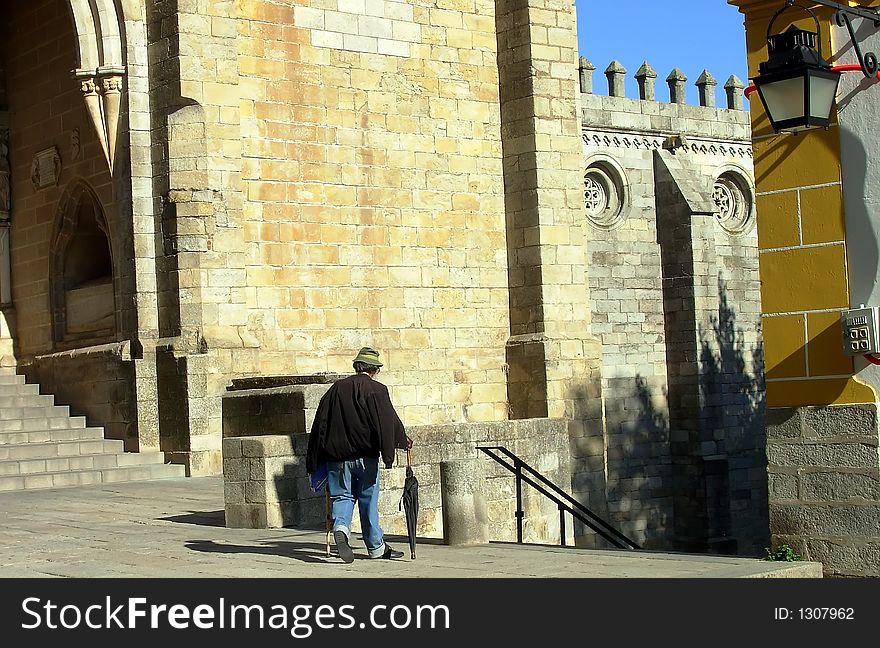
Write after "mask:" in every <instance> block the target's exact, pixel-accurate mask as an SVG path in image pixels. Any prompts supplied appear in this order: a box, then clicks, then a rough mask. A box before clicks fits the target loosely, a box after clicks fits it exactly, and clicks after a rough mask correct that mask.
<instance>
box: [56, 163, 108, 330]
mask: <svg viewBox="0 0 880 648" xmlns="http://www.w3.org/2000/svg"><path fill="white" fill-rule="evenodd" d="M110 241H111V237H110V232H109V229H108V226H107V219H106V216H105V215H104V209H103V207H102V205H101V201H100V200H99V199H98V197H97V195H96V194H95V192H94V190H93V189H92V188H91V186H89V184H88V183H87V182H86V181H85V180H82V179H76V180H73V181H72V182H71V183H70V184H69V185H68V188H67V190H66V191H65V192H64V195H63V196H62V197H61V200H60V201H59V202H58V208H57V210H56V214H55V224H54V229H53V233H52V239H51V242H50V248H49V308H50V312H51V315H52V340H53V343H54V344H55V346H56V347H58V346H68V345H70V343H82V342H83V341H87V342H92V343H94V342H110V341H113V340H114V339H115V330H116V322H115V312H116V309H115V297H114V292H115V291H114V275H115V272H114V263H113V246H112V245H111V242H110ZM80 305H83V306H85V307H84V308H80Z"/></svg>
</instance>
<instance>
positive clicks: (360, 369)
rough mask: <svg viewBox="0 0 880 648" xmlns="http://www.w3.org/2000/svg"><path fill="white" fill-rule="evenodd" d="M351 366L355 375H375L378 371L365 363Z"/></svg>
mask: <svg viewBox="0 0 880 648" xmlns="http://www.w3.org/2000/svg"><path fill="white" fill-rule="evenodd" d="M352 366H353V367H354V371H355V373H376V372H377V371H379V367H377V366H376V365H371V364H367V363H366V362H353V363H352Z"/></svg>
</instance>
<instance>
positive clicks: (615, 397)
mask: <svg viewBox="0 0 880 648" xmlns="http://www.w3.org/2000/svg"><path fill="white" fill-rule="evenodd" d="M0 25H2V27H0V29H3V30H4V31H5V33H4V34H3V35H4V38H3V40H2V42H3V43H4V44H3V45H2V48H0V154H2V155H0V225H2V226H3V227H2V229H0V233H2V234H3V235H4V237H3V239H2V241H3V246H4V247H3V248H2V249H0V255H2V260H3V262H4V263H3V264H0V275H2V276H0V279H2V281H0V293H2V294H0V298H2V306H3V315H4V322H3V340H2V354H3V357H2V362H3V364H5V365H6V366H15V367H16V369H17V371H18V372H19V373H22V374H25V375H26V376H27V377H28V380H29V381H32V382H39V383H40V385H41V386H42V389H44V390H45V391H47V392H50V393H54V394H55V395H56V398H57V399H58V400H59V401H60V402H63V403H66V404H69V405H70V407H71V411H76V412H79V413H81V414H82V415H83V416H86V417H87V418H88V420H89V422H90V424H92V425H99V426H102V427H103V429H104V432H105V435H106V436H107V438H112V439H119V440H122V441H124V443H125V448H126V450H128V451H129V452H151V451H153V452H155V451H159V452H162V453H164V456H165V458H166V459H167V460H169V461H171V462H173V463H176V464H182V465H183V466H185V468H186V472H187V474H188V475H193V476H195V475H206V474H217V473H219V472H221V471H222V470H223V460H224V457H223V453H222V448H223V437H224V416H225V415H224V397H225V395H226V394H227V393H228V388H229V387H230V386H231V385H232V382H233V381H234V380H236V379H238V380H242V379H248V378H258V377H282V376H309V375H315V374H327V373H346V372H347V371H349V369H350V362H351V358H352V357H353V355H354V353H355V352H356V351H357V349H358V348H360V347H361V346H365V345H369V346H373V347H375V348H377V349H379V350H380V352H381V353H382V354H383V357H384V359H385V362H386V366H385V368H383V373H382V379H383V381H384V382H386V383H387V384H388V385H389V387H390V389H391V393H392V398H393V400H394V402H395V403H396V405H397V407H398V410H399V411H400V413H401V416H402V418H403V420H404V422H405V424H406V425H407V426H409V427H412V428H413V429H417V430H420V431H423V432H424V434H425V435H428V434H429V433H430V430H431V429H432V426H434V427H436V428H437V429H441V428H442V430H444V431H443V432H442V434H450V435H451V436H450V437H449V439H446V437H443V436H442V434H441V433H440V432H438V434H440V436H439V437H438V439H440V441H437V444H438V446H437V447H438V448H440V447H441V446H442V447H446V445H448V446H449V447H451V446H452V445H454V444H455V443H461V442H462V439H468V440H473V439H483V438H484V437H481V436H480V434H479V433H474V434H471V433H470V432H468V433H466V434H465V433H463V432H462V429H463V428H462V427H461V426H464V427H466V428H467V427H468V426H470V427H469V429H470V430H471V431H473V430H477V429H478V428H479V426H481V425H483V426H485V425H489V426H490V427H491V425H495V424H498V423H499V422H505V421H514V420H521V419H523V420H525V419H528V420H547V421H551V422H553V426H554V427H553V429H554V430H556V431H558V430H560V429H561V430H562V434H563V435H564V437H565V438H564V442H563V443H562V444H561V445H560V444H556V443H555V442H554V446H553V452H554V453H556V454H554V456H556V455H557V454H559V453H561V454H564V455H565V456H564V460H562V459H560V461H559V462H558V463H556V464H554V466H553V468H559V467H560V466H565V467H566V469H565V470H563V471H561V472H560V471H559V470H557V471H556V472H559V473H560V475H561V477H562V478H563V480H564V481H566V482H567V483H565V484H562V485H563V486H564V487H565V488H566V489H570V490H571V492H573V493H574V494H575V495H576V496H577V497H578V498H579V499H580V500H581V501H584V502H585V503H587V504H588V505H589V506H591V508H593V509H594V510H596V511H597V512H599V513H600V514H601V515H603V516H607V517H608V518H609V519H610V520H611V521H612V522H614V523H615V524H617V525H619V526H620V527H621V528H622V529H623V530H624V532H625V533H628V534H630V535H632V536H633V537H634V538H636V539H637V540H638V541H639V542H641V543H644V545H645V546H651V547H667V548H669V547H677V548H684V549H690V550H707V549H708V550H717V551H734V552H740V553H751V554H757V553H759V552H760V550H761V549H762V548H763V547H764V546H766V545H767V544H768V535H769V533H768V526H767V520H766V515H767V473H766V459H765V455H764V440H763V435H764V432H763V398H762V387H763V386H762V359H761V344H760V306H759V301H760V299H759V282H758V278H757V253H756V249H757V236H756V233H755V229H754V220H755V219H754V180H753V172H752V162H751V133H750V127H749V119H748V115H747V113H745V112H743V111H742V103H741V90H742V84H739V83H738V82H737V80H735V79H731V80H730V81H729V82H728V84H727V87H726V90H727V94H728V95H729V96H728V105H727V107H726V108H721V107H716V106H715V98H714V96H715V91H716V85H717V82H716V81H715V80H714V79H713V78H712V77H711V75H709V74H708V73H707V74H704V75H703V76H702V77H701V78H700V79H699V80H698V85H699V87H700V92H701V104H702V105H700V106H688V105H686V104H685V103H684V92H683V84H684V82H685V80H684V79H683V78H682V76H683V75H681V74H680V73H678V72H677V71H673V73H672V74H670V77H669V79H668V82H669V85H670V97H669V99H670V100H669V101H668V102H666V101H661V100H658V99H657V98H656V96H655V89H654V83H655V79H656V76H657V74H656V72H654V71H653V70H651V69H650V66H647V65H646V66H645V67H644V68H643V69H642V70H639V72H638V73H637V74H636V76H637V79H638V81H639V87H640V98H639V99H629V98H626V97H625V96H623V92H622V79H623V75H624V74H625V73H626V72H625V71H622V68H620V66H619V64H612V65H611V66H609V68H608V70H607V71H606V73H605V74H606V76H607V78H608V84H609V93H608V95H607V96H605V95H604V94H601V95H600V94H598V93H594V92H593V85H594V83H593V80H592V76H593V74H594V70H593V66H592V65H591V64H590V63H589V61H586V60H580V65H578V52H577V39H576V29H575V25H576V23H575V14H574V7H573V5H572V3H571V2H570V1H569V0H498V1H497V2H496V1H494V0H440V1H439V2H430V3H428V2H421V1H420V0H415V1H412V2H409V1H401V2H396V1H392V0H330V1H323V0H322V1H319V0H277V1H270V0H238V1H232V0H33V1H32V2H24V1H20V0H15V1H13V2H8V3H5V4H4V6H3V7H2V8H0ZM4 183H5V184H4ZM4 188H5V193H4ZM4 196H5V200H4ZM4 207H5V209H4ZM226 418H227V419H228V418H229V417H228V416H227V417H226ZM559 421H564V425H563V426H562V428H560V427H559V424H558V422H559ZM227 425H228V423H227ZM450 426H451V427H450ZM456 426H458V427H456ZM479 429H483V428H479ZM486 429H488V428H486ZM528 429H529V430H530V432H529V434H531V435H532V438H531V441H530V443H532V445H533V446H534V447H535V448H538V449H539V450H540V445H541V438H540V434H541V432H540V430H541V427H540V426H539V425H536V426H533V427H529V428H528ZM548 429H549V428H548ZM450 430H451V431H450ZM456 430H457V431H456ZM253 433H254V434H259V433H261V432H260V430H255V431H253ZM554 434H556V432H554ZM226 435H227V436H229V431H228V430H226ZM425 438H426V439H427V436H426V437H425ZM418 441H419V439H418V437H416V442H417V443H418ZM435 441H436V439H435ZM447 441H448V443H447ZM426 443H427V441H426ZM521 445H523V447H524V448H525V447H526V446H527V445H528V443H527V442H525V441H523V442H521ZM471 451H472V447H471ZM438 452H441V451H440V450H438ZM536 452H538V451H537V450H536ZM538 454H540V452H538ZM438 456H439V455H438ZM554 474H555V473H554Z"/></svg>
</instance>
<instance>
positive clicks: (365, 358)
mask: <svg viewBox="0 0 880 648" xmlns="http://www.w3.org/2000/svg"><path fill="white" fill-rule="evenodd" d="M353 362H363V363H364V364H368V365H373V366H374V367H381V366H382V363H381V362H379V352H378V351H376V350H375V349H371V348H370V347H364V348H363V349H361V350H360V351H358V354H357V357H356V358H355V359H354V361H353Z"/></svg>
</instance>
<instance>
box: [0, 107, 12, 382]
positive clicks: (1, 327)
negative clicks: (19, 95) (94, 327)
mask: <svg viewBox="0 0 880 648" xmlns="http://www.w3.org/2000/svg"><path fill="white" fill-rule="evenodd" d="M8 154H9V113H7V112H5V111H0V310H2V312H0V365H2V366H9V365H14V364H15V347H14V344H13V340H12V329H13V327H14V321H13V320H14V312H15V311H14V308H13V305H12V258H11V256H10V248H9V233H10V225H11V220H10V217H11V214H12V201H11V198H12V196H11V191H10V188H11V186H12V183H11V178H10V172H11V169H10V167H9V157H8Z"/></svg>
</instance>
